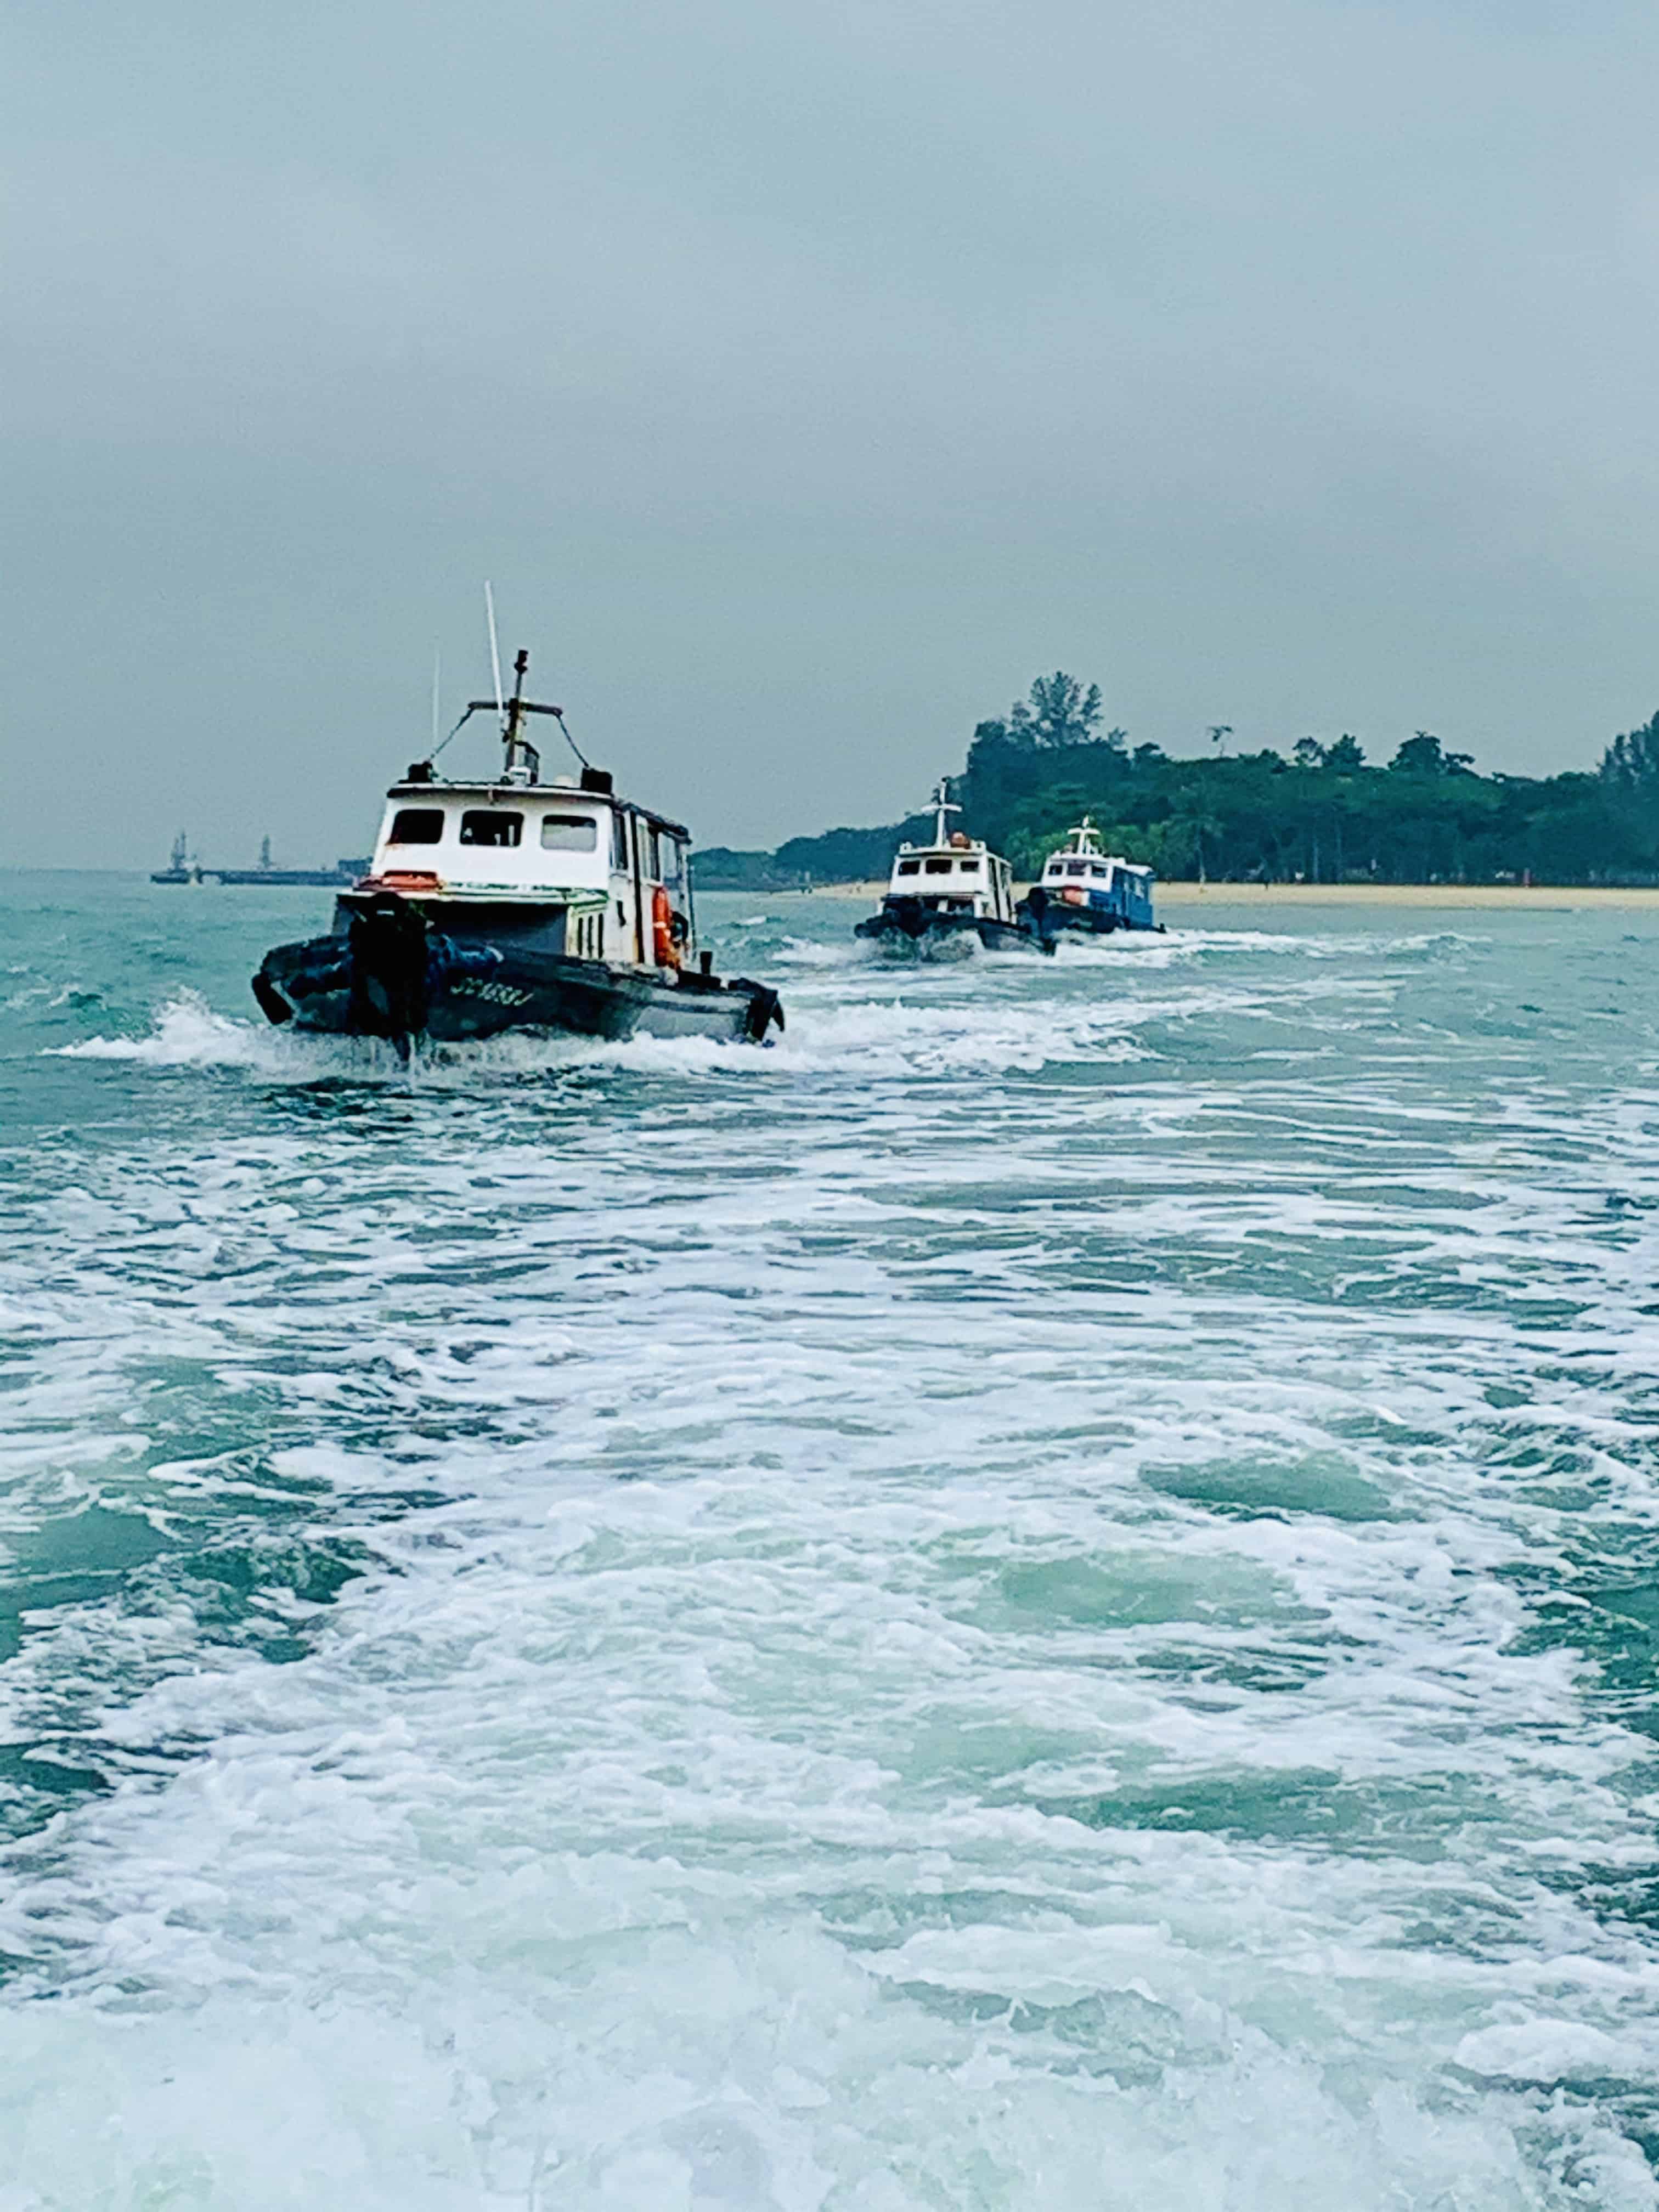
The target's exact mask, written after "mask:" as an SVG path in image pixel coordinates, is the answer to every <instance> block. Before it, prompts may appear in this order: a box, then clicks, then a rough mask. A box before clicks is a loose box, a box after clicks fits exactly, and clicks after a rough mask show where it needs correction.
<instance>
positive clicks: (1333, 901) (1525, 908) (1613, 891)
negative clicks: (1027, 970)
mask: <svg viewBox="0 0 1659 2212" xmlns="http://www.w3.org/2000/svg"><path fill="white" fill-rule="evenodd" d="M711 888H712V887H711ZM1017 888H1018V890H1020V892H1021V893H1022V894H1023V893H1024V890H1025V888H1026V887H1025V886H1024V884H1020V885H1018V887H1017ZM886 889H887V885H886V884H885V883H884V882H880V883H854V884H813V886H812V889H811V891H810V892H807V893H802V892H800V891H794V890H773V891H758V890H757V891H748V892H745V891H744V890H743V889H741V888H740V887H739V888H738V889H736V890H730V891H721V892H720V893H719V894H718V896H720V897H722V898H744V897H750V898H753V899H756V900H758V901H765V900H768V899H783V900H786V901H787V900H790V899H796V898H799V897H802V896H807V897H811V898H842V899H861V900H864V901H866V902H868V903H869V904H870V905H872V906H875V905H877V904H878V902H879V901H880V899H881V896H882V894H883V893H884V891H885V890H886ZM1154 896H1155V898H1156V900H1157V902H1158V904H1159V905H1160V906H1170V907H1224V906H1225V907H1255V908H1278V909H1279V910H1281V911H1282V910H1285V909H1289V908H1297V907H1346V906H1353V907H1359V906H1373V907H1419V908H1432V907H1441V908H1464V909H1468V908H1481V907H1484V908H1488V909H1493V910H1499V909H1503V910H1508V911H1510V912H1515V913H1522V914H1524V913H1528V912H1531V913H1537V914H1560V913H1563V912H1571V911H1576V910H1577V909H1579V908H1594V907H1602V908H1613V909H1615V910H1616V909H1619V908H1625V909H1627V910H1629V911H1632V912H1636V911H1640V910H1641V909H1643V908H1651V909H1654V910H1656V911H1659V885H1647V884H1635V885H1632V886H1630V887H1629V888H1622V887H1619V886H1608V885H1604V884H1583V885H1574V884H1195V883H1160V884H1158V887H1157V890H1156V891H1155V893H1154Z"/></svg>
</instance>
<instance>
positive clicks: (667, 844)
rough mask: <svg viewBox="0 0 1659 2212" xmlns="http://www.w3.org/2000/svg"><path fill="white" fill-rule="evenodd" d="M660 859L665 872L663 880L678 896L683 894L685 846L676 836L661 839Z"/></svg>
mask: <svg viewBox="0 0 1659 2212" xmlns="http://www.w3.org/2000/svg"><path fill="white" fill-rule="evenodd" d="M662 860H663V867H664V869H665V874H664V877H663V882H664V883H665V884H666V885H667V887H668V889H669V890H671V891H672V892H673V893H674V894H675V896H677V897H678V896H682V895H683V894H684V887H685V848H684V845H682V844H681V842H680V841H679V839H678V837H665V838H664V839H663V841H662Z"/></svg>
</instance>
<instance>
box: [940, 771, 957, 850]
mask: <svg viewBox="0 0 1659 2212" xmlns="http://www.w3.org/2000/svg"><path fill="white" fill-rule="evenodd" d="M933 805H934V806H935V807H936V808H937V809H938V810H939V811H938V815H937V817H936V818H935V820H934V823H933V842H934V844H935V845H943V844H946V843H948V842H949V840H948V838H947V836H946V835H945V816H946V815H947V814H960V813H961V811H962V809H961V808H960V807H959V806H954V805H951V779H950V777H949V776H948V775H942V776H940V778H939V785H938V787H937V789H936V790H935V791H934V793H933Z"/></svg>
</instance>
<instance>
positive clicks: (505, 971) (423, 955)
mask: <svg viewBox="0 0 1659 2212" xmlns="http://www.w3.org/2000/svg"><path fill="white" fill-rule="evenodd" d="M529 665H530V656H529V655H528V653H520V654H519V656H518V659H517V660H516V662H515V663H514V672H515V674H516V677H517V684H516V688H515V690H514V691H513V697H512V699H511V700H510V701H508V702H505V703H502V702H491V701H489V700H477V699H475V700H474V701H473V702H472V703H471V706H469V707H468V708H467V712H466V714H464V715H463V716H462V717H461V722H462V723H464V722H465V720H466V719H467V716H468V715H471V714H475V713H478V712H480V711H490V712H493V711H499V712H500V714H501V738H502V742H503V743H504V744H505V747H506V760H505V763H504V765H503V767H502V770H501V775H499V776H498V777H497V778H496V779H495V781H493V782H489V783H463V782H449V781H445V780H443V779H441V778H440V777H439V775H437V772H436V769H435V766H434V761H433V759H432V758H428V759H427V760H423V761H416V763H414V764H413V765H412V766H411V767H410V769H409V771H408V773H407V775H404V778H403V779H402V780H401V781H399V782H397V783H394V784H393V785H392V787H391V789H390V790H389V791H388V792H387V793H386V809H385V813H384V816H383V817H382V820H381V823H380V835H379V836H378V837H377V838H376V840H375V842H374V858H373V860H371V862H370V864H369V868H368V873H367V874H366V875H365V876H363V877H362V879H361V881H359V882H358V883H356V884H354V885H353V886H352V887H351V888H350V889H349V890H343V891H342V892H341V893H340V895H339V896H338V897H337V900H336V902H335V907H334V924H333V927H332V929H331V931H330V932H329V933H328V934H327V935H326V936H324V937H313V938H310V939H306V940H304V941H303V942H301V943H300V944H296V945H276V946H275V947H273V949H272V950H271V951H269V952H268V953H267V954H266V955H265V957H264V963H263V964H262V965H261V967H260V969H259V972H258V975H256V976H255V977H254V978H253V993H254V996H255V997H256V998H257V999H258V1002H259V1004H260V1006H261V1007H262V1008H263V1009H264V1012H265V1014H266V1015H267V1016H268V1018H270V1020H271V1021H273V1022H292V1023H293V1024H295V1027H296V1028H297V1029H302V1030H321V1031H324V1032H325V1033H328V1034H331V1035H334V1036H380V1037H388V1038H390V1039H391V1040H392V1042H393V1043H394V1045H396V1046H397V1048H398V1050H399V1051H400V1052H402V1053H405V1054H406V1053H407V1052H408V1050H409V1048H410V1043H411V1042H412V1041H413V1040H416V1039H418V1038H420V1037H423V1036H429V1037H435V1038H438V1039H441V1040H446V1041H449V1040H458V1039H462V1038H467V1037H478V1036H490V1035H493V1034H495V1032H497V1031H499V1030H508V1029H534V1030H568V1031H574V1033H576V1034H578V1035H580V1036H604V1037H621V1036H632V1035H634V1034H635V1032H643V1033H644V1034H647V1035H649V1036H716V1037H732V1038H742V1037H747V1038H750V1039H753V1040H755V1041H756V1042H760V1041H762V1040H763V1039H764V1038H765V1036H766V1034H767V1032H768V1030H769V1029H770V1028H771V1027H772V1025H773V1024H774V1023H775V1024H777V1026H778V1027H779V1028H780V1029H781V1028H782V1026H783V1010H782V1008H781V1006H780V1005H779V1003H778V995H777V993H776V992H775V991H774V990H772V989H770V988H769V987H768V986H767V985H766V984H764V983H756V982H751V981H748V980H747V979H746V978H738V979H735V980H733V981H729V982H728V981H722V980H721V978H720V976H718V975H714V973H713V965H712V957H711V955H710V954H708V952H706V951H705V952H702V953H699V951H698V948H697V939H696V908H695V906H694V904H693V902H692V896H691V865H690V843H691V841H690V833H689V831H687V830H686V829H684V826H683V825H682V824H681V823H678V822H672V821H670V820H669V819H668V817H666V816H665V815H661V814H658V813H655V812H653V811H652V810H651V809H650V808H649V807H646V806H641V805H635V803H634V802H633V801H631V800H628V799H621V798H619V797H618V796H617V793H616V791H615V789H614V788H613V786H612V782H611V775H610V774H609V772H608V771H607V770H605V769H596V768H592V767H591V766H589V765H587V764H586V763H583V765H582V768H581V772H580V775H560V776H551V777H549V778H547V779H546V780H544V778H543V776H542V772H541V757H540V755H539V753H538V750H537V749H536V747H535V746H534V745H533V744H531V743H530V741H529V739H528V738H526V735H525V728H526V721H527V719H528V717H530V716H531V715H532V714H547V715H551V716H553V717H555V718H556V720H558V721H559V723H560V726H561V727H562V726H563V715H562V711H561V709H560V708H557V707H542V706H538V705H535V704H534V703H532V702H531V701H530V700H527V699H526V697H525V696H524V681H525V675H526V671H527V669H528V667H529ZM460 726H461V723H457V725H456V729H459V727H460ZM454 733H455V732H454V731H452V732H450V735H451V736H452V737H453V735H454ZM445 742H446V743H447V740H446V741H445ZM572 750H574V745H573V747H572ZM577 757H578V758H579V759H580V755H578V756H577Z"/></svg>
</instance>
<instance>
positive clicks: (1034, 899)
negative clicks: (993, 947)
mask: <svg viewBox="0 0 1659 2212" xmlns="http://www.w3.org/2000/svg"><path fill="white" fill-rule="evenodd" d="M1155 880H1156V878H1155V877H1154V876H1153V873H1152V870H1151V869H1150V868H1146V867H1142V866H1139V864H1138V863H1137V862H1134V861H1132V860H1123V859H1121V858H1120V856H1119V855H1118V854H1115V853H1105V852H1103V851H1102V850H1101V844H1100V832H1099V831H1098V830H1097V829H1096V828H1095V825H1094V823H1092V822H1091V820H1090V819H1089V817H1088V816H1087V815H1086V814H1085V816H1084V817H1083V819H1082V821H1081V822H1079V823H1076V824H1075V826H1074V827H1073V828H1072V829H1068V830H1067V831H1066V842H1065V843H1064V844H1063V845H1062V846H1060V848H1058V850H1057V851H1055V852H1053V853H1050V854H1049V855H1048V859H1047V860H1045V861H1044V863H1043V867H1042V875H1041V876H1039V877H1038V878H1037V880H1036V883H1034V884H1032V886H1031V888H1030V890H1029V891H1027V892H1026V894H1025V896H1024V898H1023V899H1022V900H1021V901H1020V902H1019V908H1018V912H1019V916H1020V919H1021V921H1024V923H1025V925H1026V927H1028V928H1029V929H1030V930H1032V931H1034V932H1035V933H1036V934H1037V935H1038V936H1040V937H1042V938H1045V939H1047V940H1048V944H1049V945H1050V946H1051V947H1052V945H1053V944H1054V939H1055V937H1056V936H1057V935H1058V934H1059V933H1060V932H1061V931H1063V930H1081V931H1084V932H1086V933H1089V934H1091V935H1093V936H1099V937H1104V936H1109V934H1110V933H1112V932H1113V931H1115V930H1119V929H1151V930H1159V931H1161V930H1162V929H1163V927H1164V925H1163V923H1162V922H1161V921H1154V920H1153V919H1152V884H1153V883H1154V882H1155Z"/></svg>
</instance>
